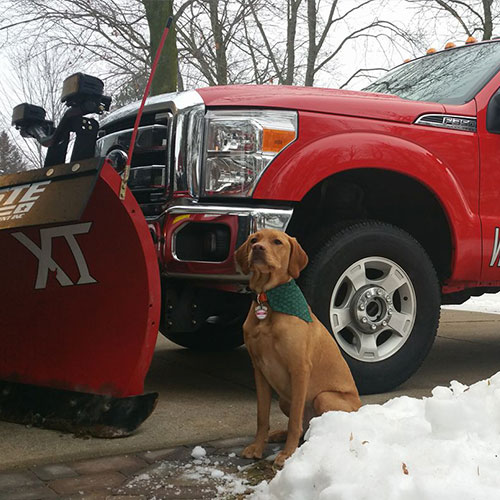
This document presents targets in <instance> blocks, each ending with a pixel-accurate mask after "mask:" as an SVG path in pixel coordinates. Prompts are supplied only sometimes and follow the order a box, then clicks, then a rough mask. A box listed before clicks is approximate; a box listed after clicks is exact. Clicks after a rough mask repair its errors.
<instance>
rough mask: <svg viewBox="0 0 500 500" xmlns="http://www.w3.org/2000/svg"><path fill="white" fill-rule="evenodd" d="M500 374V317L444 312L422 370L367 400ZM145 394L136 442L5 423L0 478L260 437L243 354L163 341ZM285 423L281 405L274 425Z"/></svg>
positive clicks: (419, 394)
mask: <svg viewBox="0 0 500 500" xmlns="http://www.w3.org/2000/svg"><path fill="white" fill-rule="evenodd" d="M499 370H500V315H491V314H483V313H471V312H463V311H446V310H445V311H443V313H442V317H441V326H440V328H439V332H438V337H437V339H436V342H435V344H434V347H433V349H432V351H431V353H430V355H429V356H428V358H427V360H426V361H425V362H424V364H423V366H422V367H421V369H420V370H419V371H418V372H417V373H416V374H415V375H414V376H413V377H412V378H411V379H410V380H409V381H407V382H406V383H405V384H403V385H402V386H401V387H399V388H398V389H397V390H396V391H393V392H391V393H386V394H378V395H372V396H366V397H363V398H362V400H363V403H364V404H366V403H383V402H385V401H387V400H389V399H391V398H393V397H396V396H400V395H408V396H413V397H422V396H429V395H430V391H431V390H432V388H433V387H435V386H436V385H447V384H448V382H449V381H450V380H453V379H455V380H459V381H460V382H462V383H465V384H471V383H474V382H476V381H478V380H482V379H484V378H487V377H489V376H491V375H493V374H494V373H496V372H497V371H499ZM146 391H158V392H159V393H160V402H159V405H158V407H157V409H156V410H155V412H154V413H153V415H152V416H151V417H150V418H149V419H148V420H147V421H146V422H145V423H144V424H143V426H142V427H141V428H140V429H139V431H138V432H137V433H136V434H135V435H133V436H130V437H127V438H121V439H114V440H101V439H94V438H90V439H81V438H75V437H73V436H72V435H68V434H62V433H60V432H57V431H50V430H43V429H36V428H27V427H25V426H21V425H16V424H10V423H5V422H0V443H1V445H0V446H1V447H0V450H1V453H0V470H8V469H12V468H17V467H28V466H31V465H34V464H46V463H55V462H59V461H61V462H62V461H68V460H76V459H80V458H89V457H99V456H106V455H116V454H123V453H129V452H137V451H147V450H155V449H160V448H168V447H171V446H172V447H173V446H177V445H180V444H198V443H203V442H206V441H210V440H215V439H223V438H230V437H236V436H247V435H248V436H251V435H252V434H253V433H254V431H255V414H256V398H255V390H254V383H253V374H252V369H251V365H250V360H249V357H248V354H247V352H246V350H245V349H244V348H240V349H237V350H235V351H233V352H230V353H196V352H192V351H189V350H187V349H182V348H180V347H177V346H175V345H174V344H172V343H171V342H169V341H167V340H165V339H164V338H163V337H161V336H160V337H159V339H158V343H157V346H156V351H155V355H154V359H153V363H152V365H151V369H150V372H149V375H148V378H147V381H146ZM284 422H285V419H284V417H283V416H282V415H281V413H280V411H279V409H278V406H277V404H276V402H274V403H273V409H272V423H273V424H274V425H273V426H278V425H280V424H283V423H284Z"/></svg>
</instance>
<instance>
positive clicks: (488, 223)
mask: <svg viewBox="0 0 500 500" xmlns="http://www.w3.org/2000/svg"><path fill="white" fill-rule="evenodd" d="M499 89H500V74H497V75H496V76H495V77H494V78H493V79H492V80H490V82H489V83H488V84H487V85H486V86H485V87H484V88H483V90H482V91H481V92H479V94H478V95H477V96H476V105H477V133H478V137H479V151H480V183H479V213H480V217H481V233H482V266H481V282H483V284H485V285H492V286H494V285H498V284H500V91H499Z"/></svg>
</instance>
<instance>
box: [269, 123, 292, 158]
mask: <svg viewBox="0 0 500 500" xmlns="http://www.w3.org/2000/svg"><path fill="white" fill-rule="evenodd" d="M294 139H295V131H294V130H276V129H272V128H265V129H264V130H263V132H262V151H270V152H273V153H279V152H280V151H281V150H282V149H283V148H285V147H286V146H288V144H290V143H291V142H292V141H293V140H294Z"/></svg>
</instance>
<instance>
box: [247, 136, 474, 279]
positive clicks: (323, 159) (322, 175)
mask: <svg viewBox="0 0 500 500" xmlns="http://www.w3.org/2000/svg"><path fill="white" fill-rule="evenodd" d="M360 168H379V169H384V170H389V171H393V172H397V173H400V174H403V175H407V176H408V177H411V178H413V179H415V180H417V181H418V182H420V183H421V184H422V185H424V186H426V187H427V189H429V190H430V191H431V192H432V193H433V194H434V196H435V197H436V199H437V200H438V201H439V203H440V204H441V206H442V207H443V210H444V212H445V215H446V217H447V220H448V223H449V226H450V232H451V234H452V238H453V241H452V246H453V248H454V250H455V251H454V262H453V263H452V268H453V269H454V270H455V271H456V270H457V269H460V263H461V262H462V259H465V261H467V260H469V259H474V260H476V261H477V262H478V266H479V265H480V260H481V259H480V252H481V245H480V241H481V228H480V221H479V216H478V214H477V213H475V212H473V210H472V209H471V206H470V204H469V202H468V200H467V197H466V196H465V193H464V191H463V189H462V187H461V184H460V182H459V180H458V179H457V178H456V177H455V175H454V173H453V171H452V170H451V169H450V168H449V167H448V166H447V165H446V164H445V163H444V162H443V161H442V160H440V159H439V158H438V157H436V156H435V155H434V154H433V153H432V152H430V151H428V150H426V149H425V148H423V147H421V146H419V145H418V144H415V143H413V142H410V141H407V140H405V139H401V138H398V137H394V136H389V135H385V134H377V133H366V132H350V133H341V134H334V135H330V136H325V137H322V138H319V139H317V140H314V141H311V142H309V143H306V144H305V145H304V143H303V142H300V141H299V142H296V143H294V144H292V145H291V146H290V147H289V148H287V149H286V150H285V151H283V152H282V153H281V154H280V155H279V156H278V157H277V158H276V159H275V160H274V161H273V162H272V163H271V164H270V165H269V167H268V168H267V170H266V171H265V172H264V174H263V175H262V177H261V179H260V181H259V184H258V185H257V187H256V189H255V191H254V194H253V196H254V198H258V199H273V200H289V201H300V200H302V198H303V197H304V196H305V195H306V194H307V193H308V192H309V191H310V190H311V189H312V188H313V187H314V186H315V185H317V184H318V183H320V182H321V181H323V180H324V179H326V178H328V177H331V176H332V175H334V174H336V173H339V172H342V171H346V170H353V169H360ZM472 267H474V266H472ZM472 267H471V265H470V261H469V264H468V265H465V266H464V269H467V270H468V271H467V273H466V274H467V275H470V276H460V279H463V280H468V279H477V276H478V275H479V272H480V270H479V267H478V269H477V274H476V273H475V271H474V270H473V269H472ZM454 275H455V272H454ZM473 275H474V276H473ZM453 278H455V279H457V278H459V277H458V276H453Z"/></svg>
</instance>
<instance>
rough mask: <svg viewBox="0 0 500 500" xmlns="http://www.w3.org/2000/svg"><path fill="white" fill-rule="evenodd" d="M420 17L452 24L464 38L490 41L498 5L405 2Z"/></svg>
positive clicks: (459, 0) (467, 0)
mask: <svg viewBox="0 0 500 500" xmlns="http://www.w3.org/2000/svg"><path fill="white" fill-rule="evenodd" d="M407 1H408V2H409V3H410V4H412V5H413V6H415V7H416V8H417V11H416V14H417V16H420V17H432V16H434V17H437V18H439V19H440V20H443V19H445V20H446V22H448V23H451V24H454V25H455V26H456V27H457V28H458V31H461V32H462V33H464V34H465V35H466V36H475V37H478V38H481V39H482V40H490V39H491V38H492V36H493V29H494V27H495V25H496V24H497V23H498V19H499V16H500V5H499V2H498V1H493V0H407Z"/></svg>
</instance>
